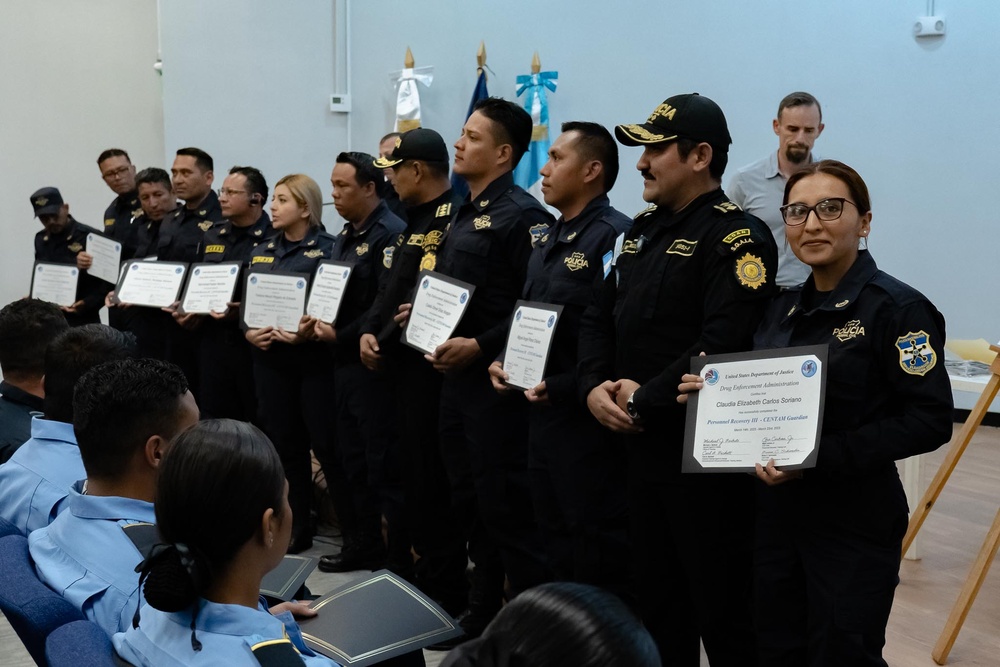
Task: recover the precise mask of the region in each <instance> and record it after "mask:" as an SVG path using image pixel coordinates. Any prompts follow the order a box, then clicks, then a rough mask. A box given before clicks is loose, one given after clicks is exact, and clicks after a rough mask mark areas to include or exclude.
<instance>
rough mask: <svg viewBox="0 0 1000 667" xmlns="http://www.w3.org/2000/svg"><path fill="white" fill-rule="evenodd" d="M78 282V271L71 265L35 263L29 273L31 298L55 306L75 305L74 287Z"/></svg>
mask: <svg viewBox="0 0 1000 667" xmlns="http://www.w3.org/2000/svg"><path fill="white" fill-rule="evenodd" d="M79 281H80V269H78V268H76V267H75V266H74V265H72V264H48V263H45V262H35V268H34V271H32V273H31V298H32V299H41V300H42V301H48V302H50V303H54V304H56V305H57V306H72V305H73V304H74V303H76V286H77V284H78V283H79Z"/></svg>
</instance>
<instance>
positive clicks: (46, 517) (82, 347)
mask: <svg viewBox="0 0 1000 667" xmlns="http://www.w3.org/2000/svg"><path fill="white" fill-rule="evenodd" d="M134 349H135V341H134V340H133V339H132V337H131V336H129V335H128V334H124V333H122V332H120V331H118V330H116V329H112V328H111V327H107V326H104V325H103V324H87V325H84V326H80V327H76V328H73V329H68V330H67V331H64V332H63V333H62V334H60V335H59V336H58V337H57V338H56V339H55V340H53V341H52V343H51V344H50V345H49V348H48V350H47V351H46V353H45V378H44V379H43V383H44V385H45V401H44V410H45V416H44V417H34V418H33V419H32V420H31V439H30V440H28V441H27V442H25V443H24V444H23V445H22V446H21V447H20V448H19V449H18V450H17V451H16V452H14V455H13V456H11V457H10V460H9V461H7V462H6V463H4V464H3V465H2V466H0V517H3V518H4V519H6V520H7V521H9V522H10V523H12V524H14V525H15V526H16V527H17V528H18V530H19V531H20V532H21V534H22V535H24V536H25V537H27V535H28V533H30V532H31V531H33V530H37V529H38V528H42V527H43V526H47V525H49V524H50V523H51V522H52V520H53V519H55V518H56V515H58V514H59V513H60V512H61V511H63V510H64V509H66V507H67V505H68V502H67V496H69V495H70V490H71V489H72V488H73V485H74V484H76V483H77V482H78V481H80V480H82V479H84V478H85V477H86V476H87V473H86V472H85V471H84V469H83V461H82V460H81V459H80V449H79V448H78V447H77V446H76V435H74V433H73V423H72V422H73V387H74V385H76V381H77V380H79V379H80V376H81V375H83V374H84V373H86V372H87V371H88V370H90V369H91V368H93V367H94V366H97V365H98V364H103V363H104V362H106V361H114V360H116V359H124V358H126V357H131V356H132V355H133V351H134Z"/></svg>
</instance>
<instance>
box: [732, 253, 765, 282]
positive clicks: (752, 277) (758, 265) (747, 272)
mask: <svg viewBox="0 0 1000 667" xmlns="http://www.w3.org/2000/svg"><path fill="white" fill-rule="evenodd" d="M736 277H737V278H739V281H740V284H741V285H743V286H744V287H749V288H750V289H757V288H758V287H760V286H761V285H763V284H764V283H765V282H767V268H766V267H765V266H764V262H763V261H761V259H760V257H757V256H756V255H751V254H750V253H747V254H745V255H743V256H742V257H740V258H739V259H738V260H736Z"/></svg>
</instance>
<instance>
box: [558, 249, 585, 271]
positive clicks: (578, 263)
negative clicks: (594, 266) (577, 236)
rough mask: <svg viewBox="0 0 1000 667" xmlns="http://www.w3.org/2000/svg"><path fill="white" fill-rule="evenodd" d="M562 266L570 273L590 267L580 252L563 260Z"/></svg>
mask: <svg viewBox="0 0 1000 667" xmlns="http://www.w3.org/2000/svg"><path fill="white" fill-rule="evenodd" d="M563 264H565V265H566V268H567V269H569V270H570V271H579V270H580V269H585V268H587V267H588V266H590V262H588V261H587V258H586V257H585V256H584V254H583V253H582V252H574V253H573V254H572V255H570V256H569V257H567V258H566V259H564V260H563Z"/></svg>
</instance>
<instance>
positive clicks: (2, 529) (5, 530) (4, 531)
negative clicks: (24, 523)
mask: <svg viewBox="0 0 1000 667" xmlns="http://www.w3.org/2000/svg"><path fill="white" fill-rule="evenodd" d="M20 534H21V531H19V530H18V529H17V526H15V525H14V524H12V523H11V522H10V521H8V520H7V519H4V518H3V517H0V537H7V536H8V535H20Z"/></svg>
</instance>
